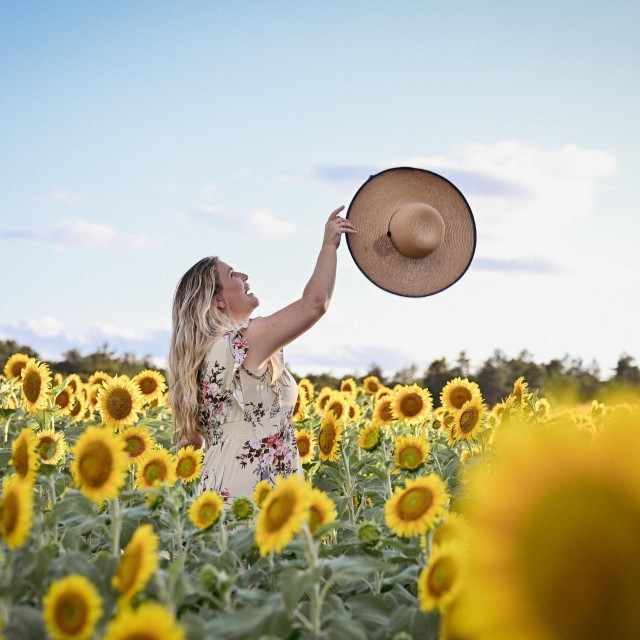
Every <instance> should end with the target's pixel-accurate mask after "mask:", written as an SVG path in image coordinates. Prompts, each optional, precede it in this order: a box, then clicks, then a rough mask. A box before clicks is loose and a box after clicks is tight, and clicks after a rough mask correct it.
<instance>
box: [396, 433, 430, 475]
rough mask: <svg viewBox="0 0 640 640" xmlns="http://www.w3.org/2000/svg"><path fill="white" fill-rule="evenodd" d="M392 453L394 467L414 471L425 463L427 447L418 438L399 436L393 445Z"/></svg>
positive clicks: (422, 439)
mask: <svg viewBox="0 0 640 640" xmlns="http://www.w3.org/2000/svg"><path fill="white" fill-rule="evenodd" d="M393 453H394V457H395V465H396V467H399V468H401V469H409V470H410V471H415V470H416V469H418V468H419V467H421V466H422V465H423V464H424V463H425V461H426V459H427V455H428V454H429V445H428V444H427V442H426V441H425V439H424V438H421V437H420V436H399V437H397V438H396V441H395V443H394V449H393Z"/></svg>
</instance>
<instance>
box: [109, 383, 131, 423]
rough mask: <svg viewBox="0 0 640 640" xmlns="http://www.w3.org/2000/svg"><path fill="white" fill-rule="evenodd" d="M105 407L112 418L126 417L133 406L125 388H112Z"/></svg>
mask: <svg viewBox="0 0 640 640" xmlns="http://www.w3.org/2000/svg"><path fill="white" fill-rule="evenodd" d="M106 407H107V411H108V412H109V415H110V416H111V417H112V418H113V419H114V420H124V419H125V418H128V417H129V414H130V413H131V409H132V407H133V400H132V398H131V394H130V393H129V392H128V391H127V390H126V389H113V390H112V391H111V392H110V393H109V396H108V397H107V402H106Z"/></svg>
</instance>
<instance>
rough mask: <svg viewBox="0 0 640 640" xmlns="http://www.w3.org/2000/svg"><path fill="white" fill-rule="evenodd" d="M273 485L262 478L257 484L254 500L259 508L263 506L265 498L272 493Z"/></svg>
mask: <svg viewBox="0 0 640 640" xmlns="http://www.w3.org/2000/svg"><path fill="white" fill-rule="evenodd" d="M272 490H273V486H272V485H271V483H270V482H269V481H268V480H260V482H258V483H257V484H256V486H255V487H254V490H253V495H252V496H251V497H252V498H253V501H254V502H255V503H256V505H257V507H258V509H261V508H262V505H263V503H264V501H265V498H266V497H267V496H268V495H269V494H270V493H271V491H272Z"/></svg>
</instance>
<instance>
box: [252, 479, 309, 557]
mask: <svg viewBox="0 0 640 640" xmlns="http://www.w3.org/2000/svg"><path fill="white" fill-rule="evenodd" d="M310 506H311V486H310V485H309V484H308V483H307V482H305V481H304V479H303V478H302V477H301V476H299V475H298V474H293V475H290V476H287V477H286V478H285V477H283V476H278V477H277V478H276V486H275V489H274V490H273V491H272V492H271V493H270V494H269V495H268V496H267V497H266V499H265V501H264V503H263V505H262V509H261V510H260V513H259V514H258V517H257V518H256V528H255V537H256V543H257V545H258V548H259V549H260V555H261V556H265V555H267V553H269V552H270V551H277V552H278V553H279V552H280V551H282V549H283V548H284V547H286V546H287V545H288V544H289V542H291V540H292V539H293V536H294V535H295V534H296V533H297V532H298V531H300V530H301V529H302V525H303V524H304V523H305V522H307V521H308V520H309V511H310Z"/></svg>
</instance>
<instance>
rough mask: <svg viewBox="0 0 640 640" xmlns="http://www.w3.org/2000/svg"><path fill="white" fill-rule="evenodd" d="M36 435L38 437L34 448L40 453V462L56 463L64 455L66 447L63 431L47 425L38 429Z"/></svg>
mask: <svg viewBox="0 0 640 640" xmlns="http://www.w3.org/2000/svg"><path fill="white" fill-rule="evenodd" d="M36 437H37V439H38V442H37V444H36V450H37V451H38V453H39V455H40V462H46V463H47V464H58V462H60V460H62V458H63V457H64V452H65V449H66V442H65V439H64V433H62V431H55V429H53V428H52V427H48V428H46V429H41V430H40V431H38V433H37V434H36Z"/></svg>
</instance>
